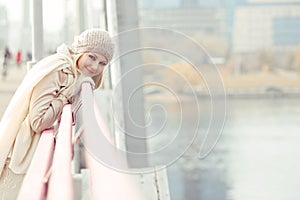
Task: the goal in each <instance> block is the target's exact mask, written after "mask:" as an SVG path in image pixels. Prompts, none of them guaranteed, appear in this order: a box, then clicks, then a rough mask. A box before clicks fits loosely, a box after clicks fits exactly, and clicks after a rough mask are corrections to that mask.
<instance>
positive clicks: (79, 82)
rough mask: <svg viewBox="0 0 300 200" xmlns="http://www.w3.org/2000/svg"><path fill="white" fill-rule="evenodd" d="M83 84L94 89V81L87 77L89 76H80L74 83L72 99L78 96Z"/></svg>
mask: <svg viewBox="0 0 300 200" xmlns="http://www.w3.org/2000/svg"><path fill="white" fill-rule="evenodd" d="M83 83H90V84H91V86H92V88H93V89H94V88H95V82H94V80H93V79H92V78H91V77H89V76H80V77H79V78H78V80H77V81H76V84H75V87H74V90H73V95H72V96H73V97H75V96H77V95H79V93H80V91H81V86H82V84H83Z"/></svg>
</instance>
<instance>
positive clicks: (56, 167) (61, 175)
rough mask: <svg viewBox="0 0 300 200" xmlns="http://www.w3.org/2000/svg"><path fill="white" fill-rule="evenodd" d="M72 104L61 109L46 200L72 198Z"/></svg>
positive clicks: (68, 199) (67, 199)
mask: <svg viewBox="0 0 300 200" xmlns="http://www.w3.org/2000/svg"><path fill="white" fill-rule="evenodd" d="M72 150H73V146H72V106H71V105H70V104H69V105H66V106H65V107H64V109H63V112H62V116H61V122H60V125H59V129H58V134H57V135H56V144H55V151H54V156H53V163H52V168H51V169H52V170H51V176H50V181H49V186H48V195H47V199H48V200H52V199H53V200H60V199H61V200H71V199H74V191H73V179H72V168H71V162H72Z"/></svg>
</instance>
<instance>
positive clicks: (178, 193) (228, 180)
mask: <svg viewBox="0 0 300 200" xmlns="http://www.w3.org/2000/svg"><path fill="white" fill-rule="evenodd" d="M197 102H199V108H200V109H199V112H196V111H195V110H197V109H195V104H194V103H188V102H187V103H184V105H183V106H178V104H177V103H178V102H177V103H176V102H174V103H172V102H171V103H170V102H168V103H160V106H162V107H163V112H162V110H161V108H160V107H159V106H158V107H156V108H157V109H155V107H153V108H152V111H151V115H152V116H151V122H152V124H151V125H150V126H149V127H148V131H149V132H151V133H152V132H153V131H154V130H155V129H157V127H158V126H161V125H162V124H161V122H162V121H164V118H167V120H165V121H166V123H165V124H164V126H163V128H162V129H160V133H161V138H163V139H162V140H160V141H159V142H152V143H151V142H150V145H149V146H150V149H155V148H156V150H157V151H159V148H158V147H159V146H160V147H161V146H164V145H165V146H167V145H170V143H169V142H167V141H169V140H172V142H174V141H175V140H179V139H180V141H179V142H177V144H179V146H180V143H181V142H182V143H183V146H185V145H186V144H188V143H186V141H185V140H184V139H181V138H180V137H177V136H178V135H179V133H178V132H177V135H176V137H173V135H174V132H176V130H177V129H179V127H180V128H181V131H183V132H185V134H186V137H187V138H188V140H191V139H192V137H190V135H191V134H194V133H195V132H194V129H195V128H197V131H196V133H197V138H196V140H194V141H193V143H192V144H191V145H190V146H188V147H189V148H188V149H187V150H186V151H184V154H183V155H181V156H180V157H179V158H177V159H175V157H174V159H173V160H174V162H172V163H169V162H167V161H166V162H165V163H163V162H162V164H166V165H167V173H168V182H169V189H170V195H171V199H172V200H254V199H255V200H296V199H300V190H299V185H300V172H299V169H300V132H299V130H300V101H299V99H297V98H290V99H288V98H260V99H237V98H236V99H227V103H226V105H227V106H226V120H225V124H224V127H223V130H221V135H220V137H219V139H218V142H217V144H216V146H215V147H214V149H213V151H211V152H210V153H209V154H208V155H207V156H206V157H204V158H199V152H200V151H201V150H200V149H201V148H200V145H201V141H200V140H201V134H203V133H204V132H205V130H204V129H207V119H206V120H205V117H202V118H204V120H203V121H202V118H201V120H198V121H199V124H198V125H199V126H195V125H194V121H195V118H199V114H200V115H201V116H205V114H207V113H208V112H207V109H208V107H207V100H205V99H201V98H199V99H198V100H197ZM146 105H147V107H148V108H150V107H151V106H153V105H154V104H152V103H149V102H148V103H146ZM182 110H186V113H190V114H189V115H182ZM178 116H181V117H178ZM199 119H200V118H199ZM183 121H186V122H183ZM211 128H212V129H213V127H211ZM172 138H173V139H172ZM199 138H200V139H199ZM163 140H165V143H166V144H163V142H162V141H163ZM173 150H174V149H173ZM175 151H176V150H175ZM170 156H171V157H172V155H171V154H170ZM166 157H168V155H166V154H163V153H162V154H161V157H160V158H158V159H160V160H164V159H166Z"/></svg>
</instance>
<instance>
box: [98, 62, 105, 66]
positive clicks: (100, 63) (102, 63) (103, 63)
mask: <svg viewBox="0 0 300 200" xmlns="http://www.w3.org/2000/svg"><path fill="white" fill-rule="evenodd" d="M99 65H103V66H105V65H107V63H106V62H99Z"/></svg>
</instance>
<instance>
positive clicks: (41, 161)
mask: <svg viewBox="0 0 300 200" xmlns="http://www.w3.org/2000/svg"><path fill="white" fill-rule="evenodd" d="M54 134H55V131H54V129H51V130H46V131H44V132H43V133H42V135H41V138H40V141H39V144H38V147H37V149H36V152H35V154H34V157H33V160H32V162H31V164H30V167H29V169H28V172H27V174H26V176H25V178H24V181H23V184H22V187H21V189H20V192H19V195H18V200H42V199H46V198H47V199H53V200H60V199H61V200H72V199H74V191H73V181H72V172H71V161H72V150H73V146H72V140H71V139H72V108H71V105H66V106H65V107H64V108H63V112H62V117H61V122H60V124H59V128H58V133H57V134H56V136H55V135H54ZM54 136H55V137H54Z"/></svg>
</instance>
